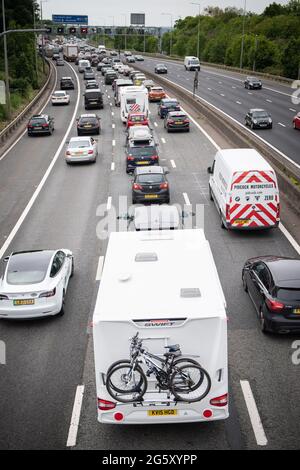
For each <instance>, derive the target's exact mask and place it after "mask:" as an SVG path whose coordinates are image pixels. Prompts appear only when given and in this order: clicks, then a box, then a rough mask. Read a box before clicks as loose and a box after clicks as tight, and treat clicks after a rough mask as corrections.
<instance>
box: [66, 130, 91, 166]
mask: <svg viewBox="0 0 300 470" xmlns="http://www.w3.org/2000/svg"><path fill="white" fill-rule="evenodd" d="M66 143H67V145H68V147H67V150H66V153H65V159H66V163H80V162H95V161H96V159H97V156H98V141H97V140H96V139H94V138H93V137H90V136H86V137H72V138H71V139H70V141H68V142H66Z"/></svg>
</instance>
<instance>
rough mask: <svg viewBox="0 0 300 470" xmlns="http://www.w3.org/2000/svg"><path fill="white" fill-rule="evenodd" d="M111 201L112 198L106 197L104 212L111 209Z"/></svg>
mask: <svg viewBox="0 0 300 470" xmlns="http://www.w3.org/2000/svg"><path fill="white" fill-rule="evenodd" d="M111 200H112V197H111V196H108V198H107V204H106V210H107V211H109V210H110V209H111Z"/></svg>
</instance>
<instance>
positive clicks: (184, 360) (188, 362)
mask: <svg viewBox="0 0 300 470" xmlns="http://www.w3.org/2000/svg"><path fill="white" fill-rule="evenodd" d="M191 364H192V365H195V366H197V367H201V365H200V364H199V362H197V361H195V359H189V358H188V357H181V358H180V359H177V360H175V361H174V362H173V368H174V369H175V370H178V367H177V366H180V367H181V366H183V365H185V366H189V365H191ZM204 377H205V375H204V373H202V374H200V377H199V381H198V383H197V384H195V388H198V387H200V385H201V384H202V382H203V380H204Z"/></svg>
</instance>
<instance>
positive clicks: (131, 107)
mask: <svg viewBox="0 0 300 470" xmlns="http://www.w3.org/2000/svg"><path fill="white" fill-rule="evenodd" d="M134 112H136V113H145V115H146V117H148V114H149V100H148V90H147V88H145V87H144V86H126V87H122V88H121V90H120V114H121V119H122V122H124V123H126V121H127V118H128V113H134Z"/></svg>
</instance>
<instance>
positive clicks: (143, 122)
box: [126, 113, 149, 129]
mask: <svg viewBox="0 0 300 470" xmlns="http://www.w3.org/2000/svg"><path fill="white" fill-rule="evenodd" d="M137 125H140V126H149V120H148V118H147V116H146V115H145V114H144V113H129V114H128V118H127V124H126V127H127V129H128V127H131V126H137Z"/></svg>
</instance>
